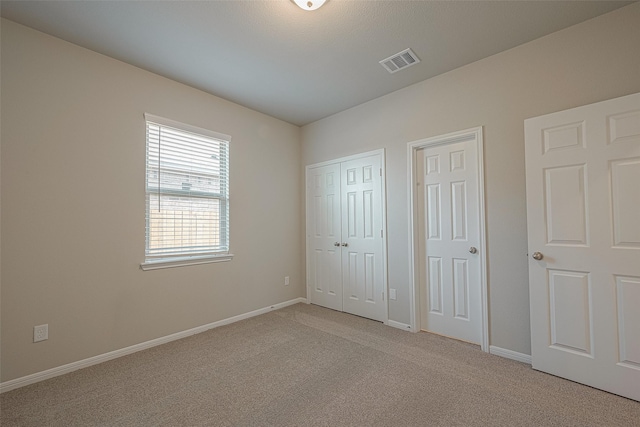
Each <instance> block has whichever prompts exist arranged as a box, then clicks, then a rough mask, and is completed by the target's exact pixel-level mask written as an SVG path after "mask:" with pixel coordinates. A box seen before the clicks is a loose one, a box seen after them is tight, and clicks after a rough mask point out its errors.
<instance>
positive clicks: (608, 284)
mask: <svg viewBox="0 0 640 427" xmlns="http://www.w3.org/2000/svg"><path fill="white" fill-rule="evenodd" d="M525 138H526V145H525V147H526V167H527V172H526V175H527V221H528V238H529V255H530V258H529V295H530V304H531V347H532V348H531V351H532V361H533V367H534V368H535V369H538V370H541V371H545V372H549V373H551V374H554V375H557V376H561V377H564V378H568V379H570V380H573V381H577V382H580V383H584V384H587V385H590V386H593V387H596V388H600V389H603V390H606V391H610V392H612V393H616V394H620V395H622V396H626V397H629V398H632V399H635V400H640V94H635V95H629V96H626V97H622V98H617V99H613V100H609V101H605V102H600V103H597V104H592V105H587V106H584V107H579V108H574V109H571V110H567V111H562V112H559V113H553V114H549V115H545V116H542V117H537V118H533V119H528V120H526V121H525Z"/></svg>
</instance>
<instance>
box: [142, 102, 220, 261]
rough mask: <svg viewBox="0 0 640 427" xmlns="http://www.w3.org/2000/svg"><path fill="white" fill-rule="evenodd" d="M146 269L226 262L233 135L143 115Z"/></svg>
mask: <svg viewBox="0 0 640 427" xmlns="http://www.w3.org/2000/svg"><path fill="white" fill-rule="evenodd" d="M145 120H146V126H147V138H146V139H147V143H146V145H147V156H146V159H147V164H146V203H147V208H146V245H145V262H144V263H143V264H142V269H143V270H148V269H155V268H166V267H175V266H182V265H190V264H201V263H207V262H216V261H227V260H229V259H231V257H232V255H231V254H229V141H230V140H231V137H229V136H227V135H222V134H218V133H215V132H212V131H208V130H205V129H200V128H196V127H193V126H189V125H185V124H182V123H178V122H175V121H173V120H168V119H163V118H161V117H156V116H152V115H150V114H145Z"/></svg>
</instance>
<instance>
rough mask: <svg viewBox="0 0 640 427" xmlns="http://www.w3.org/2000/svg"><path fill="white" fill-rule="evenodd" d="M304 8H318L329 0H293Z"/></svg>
mask: <svg viewBox="0 0 640 427" xmlns="http://www.w3.org/2000/svg"><path fill="white" fill-rule="evenodd" d="M292 1H293V2H294V3H295V4H297V5H298V6H300V9H303V10H316V9H318V8H320V6H322V5H323V4H324V2H326V1H327V0H292Z"/></svg>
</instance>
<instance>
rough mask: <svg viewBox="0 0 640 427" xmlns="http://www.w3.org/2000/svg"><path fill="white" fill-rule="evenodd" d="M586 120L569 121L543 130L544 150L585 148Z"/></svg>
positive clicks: (545, 151)
mask: <svg viewBox="0 0 640 427" xmlns="http://www.w3.org/2000/svg"><path fill="white" fill-rule="evenodd" d="M584 147H585V140H584V122H577V123H569V124H566V125H562V126H556V127H552V128H548V129H543V130H542V152H543V153H548V152H549V151H554V150H561V149H568V148H584Z"/></svg>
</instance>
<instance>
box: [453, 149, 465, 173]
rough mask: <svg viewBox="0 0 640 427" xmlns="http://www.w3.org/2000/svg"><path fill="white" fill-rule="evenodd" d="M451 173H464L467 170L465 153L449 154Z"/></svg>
mask: <svg viewBox="0 0 640 427" xmlns="http://www.w3.org/2000/svg"><path fill="white" fill-rule="evenodd" d="M449 160H450V165H451V172H456V171H463V170H464V168H465V165H464V162H465V159H464V151H452V152H451V153H449Z"/></svg>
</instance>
